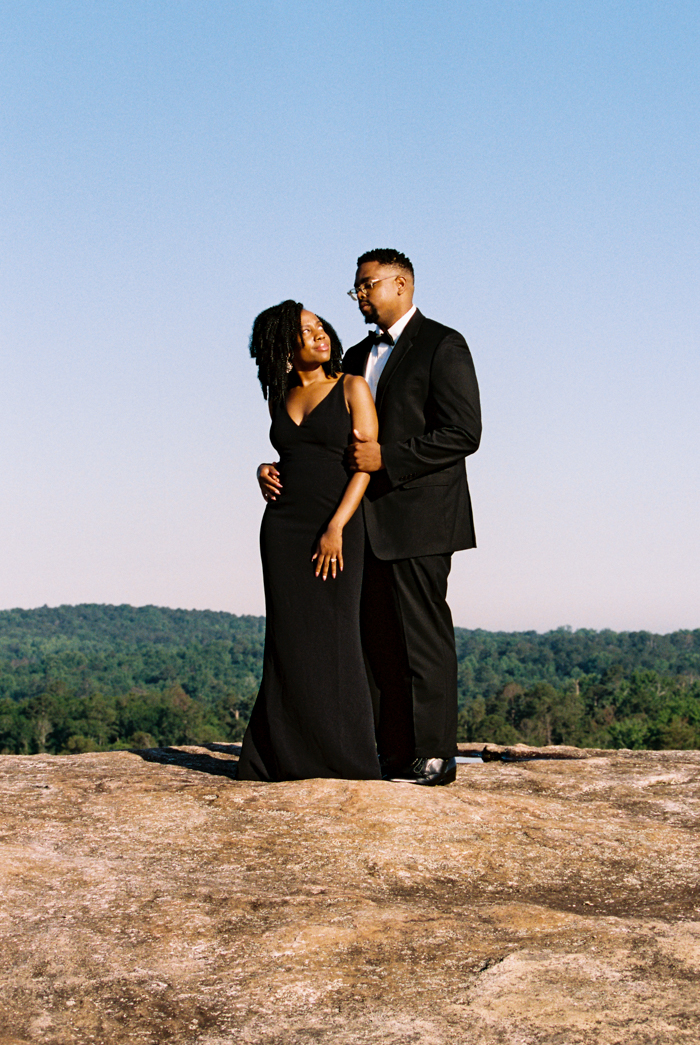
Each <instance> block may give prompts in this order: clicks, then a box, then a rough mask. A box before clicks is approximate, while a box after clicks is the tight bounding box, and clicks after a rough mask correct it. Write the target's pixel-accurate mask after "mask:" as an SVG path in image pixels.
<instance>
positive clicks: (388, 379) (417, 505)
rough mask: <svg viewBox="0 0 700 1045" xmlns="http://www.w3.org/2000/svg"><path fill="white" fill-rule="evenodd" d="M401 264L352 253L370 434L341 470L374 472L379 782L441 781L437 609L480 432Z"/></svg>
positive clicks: (459, 535)
mask: <svg viewBox="0 0 700 1045" xmlns="http://www.w3.org/2000/svg"><path fill="white" fill-rule="evenodd" d="M413 287H414V282H413V266H412V264H411V262H410V261H409V259H408V258H407V257H405V255H403V254H400V253H399V252H398V251H394V250H373V251H369V252H368V253H367V254H363V255H362V257H360V258H358V262H357V273H356V276H355V285H354V288H353V290H351V291H349V293H350V296H351V297H353V298H354V299H355V300H356V301H357V302H358V304H359V307H360V311H361V312H362V314H363V316H364V318H365V323H368V324H376V332H375V333H374V334H370V335H369V336H368V337H366V338H365V339H364V341H361V342H360V343H359V344H358V345H355V346H354V347H353V348H350V349H349V350H348V351H347V353H346V354H345V357H344V360H343V369H344V370H345V371H346V372H347V373H351V374H362V375H363V376H364V377H365V378H366V379H367V381H368V383H369V385H370V388H371V390H372V394H373V396H374V397H375V402H376V406H377V414H378V415H379V437H378V441H377V442H373V441H369V440H367V439H365V438H364V437H363V436H362V433H360V432H355V433H354V434H355V442H354V443H353V444H352V445H351V446H350V447H349V448H348V452H347V458H348V465H349V467H350V468H351V469H353V470H359V471H365V472H370V473H372V478H371V481H370V485H369V488H368V491H367V495H366V497H365V500H364V502H363V508H364V517H365V527H366V535H367V544H366V552H365V573H364V580H363V589H362V606H361V628H362V641H363V645H364V649H365V656H366V660H367V665H368V673H369V675H370V685H371V687H372V691H373V697H374V700H375V711H376V715H377V744H378V749H379V755H380V759H381V761H382V765H383V770H384V775H385V777H387V778H388V779H398V780H407V781H410V782H411V783H416V784H427V785H435V784H449V783H450V782H451V781H452V780H454V778H455V775H456V763H455V757H454V756H455V755H456V752H457V747H456V733H457V656H456V652H455V641H454V629H453V626H452V616H451V614H450V609H449V606H448V605H447V602H446V596H447V578H448V575H449V572H450V565H451V556H452V552H454V551H457V550H458V549H461V548H473V547H474V546H475V544H476V541H475V537H474V524H473V520H472V510H471V502H470V498H469V488H468V486H467V475H466V470H465V465H464V459H465V457H467V456H468V455H469V454H473V453H474V452H475V450H476V449H477V448H478V446H479V440H480V437H481V413H480V407H479V388H478V385H477V381H476V374H475V372H474V364H473V363H472V358H471V354H470V352H469V349H468V347H467V343H466V341H465V340H464V338H463V337H462V335H461V334H458V333H457V331H456V330H451V329H450V328H449V327H445V326H442V324H440V323H436V322H435V321H434V320H432V319H426V318H425V317H424V316H423V315H422V314H421V313H420V312H419V311H418V309H417V308H416V307H415V306H414V304H413Z"/></svg>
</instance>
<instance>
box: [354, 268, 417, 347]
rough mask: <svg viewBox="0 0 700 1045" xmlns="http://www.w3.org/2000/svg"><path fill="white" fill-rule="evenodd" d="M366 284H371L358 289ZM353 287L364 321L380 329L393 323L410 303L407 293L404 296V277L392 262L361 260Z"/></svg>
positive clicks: (405, 286) (405, 289) (405, 310)
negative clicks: (388, 263) (387, 263)
mask: <svg viewBox="0 0 700 1045" xmlns="http://www.w3.org/2000/svg"><path fill="white" fill-rule="evenodd" d="M375 280H379V282H374V281H375ZM367 283H374V285H373V286H372V287H371V288H363V289H362V290H360V287H362V285H363V284H367ZM355 289H356V290H357V291H358V298H357V304H358V307H359V309H360V312H361V313H362V315H363V316H364V319H365V323H376V324H377V326H380V327H381V328H382V329H383V330H388V329H389V327H391V326H393V325H394V323H395V322H396V321H397V319H400V318H401V316H402V315H403V314H404V312H407V311H408V309H409V308H410V305H411V302H410V295H409V297H408V299H407V297H406V291H407V281H406V277H405V275H404V274H403V273H402V272H401V271H400V269H397V268H395V267H394V266H393V265H382V264H380V262H378V261H365V262H363V263H362V264H361V265H360V267H359V268H358V270H357V273H356V275H355ZM407 300H408V306H407V304H406V302H407Z"/></svg>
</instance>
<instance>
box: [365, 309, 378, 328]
mask: <svg viewBox="0 0 700 1045" xmlns="http://www.w3.org/2000/svg"><path fill="white" fill-rule="evenodd" d="M362 315H363V316H364V318H365V323H366V324H367V326H369V325H370V324H371V323H373V324H374V325H375V326H379V316H378V315H377V313H376V312H375V311H374V309H373V308H372V306H371V305H370V307H369V311H368V312H363V313H362Z"/></svg>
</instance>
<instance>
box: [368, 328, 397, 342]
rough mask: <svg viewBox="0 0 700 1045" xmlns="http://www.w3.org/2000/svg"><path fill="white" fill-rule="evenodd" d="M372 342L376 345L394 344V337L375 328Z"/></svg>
mask: <svg viewBox="0 0 700 1045" xmlns="http://www.w3.org/2000/svg"><path fill="white" fill-rule="evenodd" d="M371 337H372V342H373V344H375V345H389V346H391V345H393V344H394V339H393V337H392V336H391V334H383V333H382V332H381V330H375V332H374V334H372V335H371Z"/></svg>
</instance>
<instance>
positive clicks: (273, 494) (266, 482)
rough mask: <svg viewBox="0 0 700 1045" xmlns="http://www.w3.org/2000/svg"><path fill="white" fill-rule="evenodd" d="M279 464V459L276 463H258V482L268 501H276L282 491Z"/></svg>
mask: <svg viewBox="0 0 700 1045" xmlns="http://www.w3.org/2000/svg"><path fill="white" fill-rule="evenodd" d="M278 464H279V461H277V462H276V464H261V465H258V471H257V476H258V483H259V485H260V492H261V494H262V495H263V497H264V498H265V500H266V501H276V500H277V497H278V496H279V494H281V493H282V483H281V481H280V473H279V472H278V471H277V465H278Z"/></svg>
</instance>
